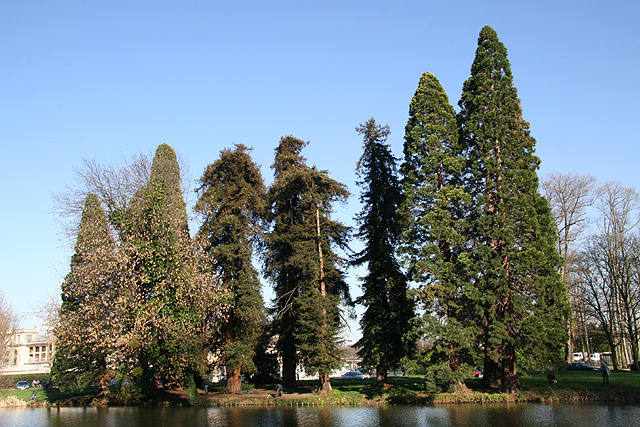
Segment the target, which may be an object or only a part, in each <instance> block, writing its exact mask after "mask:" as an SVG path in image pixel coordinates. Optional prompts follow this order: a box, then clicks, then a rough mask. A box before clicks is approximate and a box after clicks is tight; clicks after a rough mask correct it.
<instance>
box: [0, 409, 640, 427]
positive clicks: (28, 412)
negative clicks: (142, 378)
mask: <svg viewBox="0 0 640 427" xmlns="http://www.w3.org/2000/svg"><path fill="white" fill-rule="evenodd" d="M0 426H13V427H27V426H29V427H31V426H35V427H39V426H53V427H76V426H78V427H80V426H83V427H84V426H91V427H103V426H105V427H140V426H150V427H165V426H166V427H183V426H184V427H186V426H207V427H219V426H225V427H226V426H228V427H245V426H246V427H254V426H265V427H268V426H284V427H310V426H313V427H369V426H372V427H373V426H376V427H378V426H382V427H385V426H393V427H405V426H406V427H409V426H411V427H451V426H480V427H482V426H488V427H500V426H515V427H529V426H544V427H547V426H580V427H588V426H599V427H601V426H614V427H615V426H639V427H640V406H638V405H629V406H616V405H541V404H510V405H450V406H449V405H442V406H380V407H375V406H371V407H367V406H365V407H308V406H304V407H276V406H267V407H224V408H157V407H152V408H146V407H141V408H52V409H44V408H38V409H0Z"/></svg>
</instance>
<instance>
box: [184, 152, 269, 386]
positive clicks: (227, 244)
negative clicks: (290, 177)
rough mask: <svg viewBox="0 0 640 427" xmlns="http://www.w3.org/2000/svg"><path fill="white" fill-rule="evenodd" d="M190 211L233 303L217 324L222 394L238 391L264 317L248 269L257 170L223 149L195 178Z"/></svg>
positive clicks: (255, 237) (255, 235) (260, 224)
mask: <svg viewBox="0 0 640 427" xmlns="http://www.w3.org/2000/svg"><path fill="white" fill-rule="evenodd" d="M200 184H201V185H200V188H199V193H200V198H199V200H198V202H197V203H196V207H195V209H196V211H197V212H199V213H200V214H201V215H202V217H203V219H204V221H203V223H202V226H201V227H200V231H199V237H201V238H203V248H204V250H205V252H206V253H207V254H208V256H209V257H210V258H211V264H212V269H213V271H214V272H216V273H217V274H219V275H220V276H221V278H222V281H223V283H224V284H225V285H226V286H227V287H228V288H229V289H230V291H231V294H232V298H233V301H232V303H231V307H230V310H229V315H228V318H227V321H226V323H225V325H224V326H223V331H222V337H221V338H222V339H223V341H224V342H223V358H224V360H225V365H226V370H227V390H228V391H229V392H230V393H236V392H237V391H238V390H240V388H241V375H242V373H244V372H253V371H255V366H254V364H253V357H254V355H255V353H256V347H257V345H258V342H259V339H260V336H261V334H262V333H263V332H264V327H265V323H266V315H265V310H264V303H263V301H262V296H261V294H260V288H261V285H260V279H259V275H258V272H257V271H256V269H255V268H254V267H253V264H252V256H253V252H254V247H255V245H256V244H257V243H259V242H260V241H261V239H262V238H263V234H264V212H265V209H264V207H265V206H264V194H265V186H264V182H263V180H262V175H261V174H260V169H259V168H258V165H256V164H255V163H254V162H253V160H252V159H251V156H250V154H249V149H248V148H247V147H245V146H244V145H236V147H235V149H234V150H229V149H225V150H223V151H222V152H221V153H220V159H218V160H217V161H216V162H215V163H212V164H210V165H209V166H207V169H206V170H205V172H204V174H203V175H202V177H201V178H200Z"/></svg>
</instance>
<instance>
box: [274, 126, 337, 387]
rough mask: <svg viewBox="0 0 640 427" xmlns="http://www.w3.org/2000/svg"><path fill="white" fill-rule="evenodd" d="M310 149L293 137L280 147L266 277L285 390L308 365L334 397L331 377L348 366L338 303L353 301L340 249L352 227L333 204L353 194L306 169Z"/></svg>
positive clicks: (312, 169)
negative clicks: (305, 152) (335, 215)
mask: <svg viewBox="0 0 640 427" xmlns="http://www.w3.org/2000/svg"><path fill="white" fill-rule="evenodd" d="M306 145H307V143H305V142H303V141H301V140H299V139H297V138H294V137H291V136H287V137H283V138H282V139H281V140H280V144H279V145H278V147H277V148H276V156H275V161H274V164H273V166H272V168H273V169H274V172H275V181H274V183H273V185H272V186H271V187H270V188H269V191H268V201H269V209H270V212H269V219H270V221H271V222H272V227H273V228H272V231H271V233H269V234H268V236H267V253H266V258H265V274H266V276H267V277H268V278H269V280H271V281H272V283H274V287H275V294H276V301H275V307H274V311H275V324H274V328H275V333H276V334H277V335H278V342H277V347H278V349H279V351H280V353H281V355H282V363H283V373H282V377H283V383H284V385H285V386H286V387H294V386H295V384H296V377H295V370H296V365H297V363H298V362H299V361H300V362H302V363H303V364H304V367H305V370H306V371H307V372H308V373H317V374H318V375H319V377H320V383H321V384H320V388H321V390H322V391H323V392H327V391H329V390H330V387H331V385H330V383H329V374H330V373H331V371H332V370H333V369H335V368H337V367H339V366H340V354H339V352H338V349H337V347H338V344H339V342H340V340H339V331H340V325H341V322H340V313H339V308H338V304H339V302H340V301H341V299H343V300H347V301H348V300H349V292H348V286H347V284H346V283H345V282H344V277H343V276H344V274H343V272H342V270H341V266H342V265H343V263H344V261H343V260H342V259H341V258H340V257H338V256H337V255H336V253H335V252H334V249H333V248H334V247H335V246H339V247H346V244H347V242H346V239H347V232H348V230H347V228H346V227H345V226H344V225H342V224H341V223H339V222H337V221H333V220H331V218H330V213H331V212H332V204H333V203H334V202H336V201H344V200H346V198H347V197H348V194H349V193H348V191H347V189H346V188H345V186H344V185H343V184H340V183H339V182H337V181H335V180H333V179H331V178H329V177H328V175H327V173H326V172H324V171H318V170H316V169H315V168H311V167H308V166H307V165H306V160H305V159H304V157H302V156H301V155H300V152H301V151H302V148H304V147H305V146H306ZM298 356H300V358H301V360H298Z"/></svg>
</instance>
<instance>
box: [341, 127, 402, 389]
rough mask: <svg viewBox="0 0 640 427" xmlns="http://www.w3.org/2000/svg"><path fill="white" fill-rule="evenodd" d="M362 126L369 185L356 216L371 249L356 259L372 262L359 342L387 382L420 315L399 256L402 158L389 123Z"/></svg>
mask: <svg viewBox="0 0 640 427" xmlns="http://www.w3.org/2000/svg"><path fill="white" fill-rule="evenodd" d="M356 130H357V131H358V133H360V134H361V135H362V136H363V138H364V152H363V154H362V157H360V160H359V162H358V167H357V173H358V178H359V181H358V184H359V185H360V186H361V187H363V190H364V191H363V192H362V194H361V196H360V201H361V203H362V204H363V209H362V211H361V212H360V214H358V216H357V217H356V219H357V221H358V225H359V230H358V233H357V234H356V237H358V238H360V239H362V240H363V241H364V244H365V248H364V249H363V250H362V251H361V252H359V253H357V254H355V256H354V258H353V261H352V263H353V264H354V265H366V266H367V275H366V276H365V277H364V279H363V283H362V288H363V290H364V292H363V295H362V296H361V297H360V298H359V299H358V300H357V302H359V303H360V304H363V305H364V306H365V307H366V309H365V312H364V314H363V316H362V319H361V321H360V326H361V330H362V338H361V339H360V340H359V341H358V342H357V343H356V345H357V346H358V347H361V350H359V351H358V354H359V355H360V356H361V357H362V362H363V363H364V364H365V365H372V366H375V367H376V379H377V381H378V383H384V382H385V381H386V380H387V373H388V370H389V369H393V368H395V367H397V366H398V364H399V362H400V360H401V359H402V358H403V357H404V356H406V355H408V354H409V352H410V349H411V344H410V343H409V342H408V341H407V339H406V338H407V337H406V334H407V332H408V331H409V328H410V323H409V322H410V320H411V319H412V318H413V316H414V312H413V301H412V300H411V298H409V296H408V294H407V280H406V278H405V276H404V274H403V273H402V271H401V270H400V265H399V264H398V261H397V259H396V246H397V244H398V241H399V237H400V234H401V233H400V230H401V226H400V220H399V216H398V213H397V210H398V208H399V206H400V202H401V198H402V189H401V186H400V182H399V180H398V176H397V168H396V159H395V158H394V157H393V155H392V154H391V150H390V149H389V145H387V144H386V140H387V136H388V135H389V126H379V125H378V124H377V123H376V121H375V119H373V118H372V119H369V120H368V121H367V122H366V123H365V124H364V125H360V126H359V127H357V128H356Z"/></svg>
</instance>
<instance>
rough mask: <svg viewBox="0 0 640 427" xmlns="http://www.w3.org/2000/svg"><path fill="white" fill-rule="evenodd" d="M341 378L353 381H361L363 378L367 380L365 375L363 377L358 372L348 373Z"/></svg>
mask: <svg viewBox="0 0 640 427" xmlns="http://www.w3.org/2000/svg"><path fill="white" fill-rule="evenodd" d="M342 378H345V379H355V380H363V379H365V378H367V376H366V375H364V374H363V373H362V372H360V371H349V372H347V373H345V374H342Z"/></svg>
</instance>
